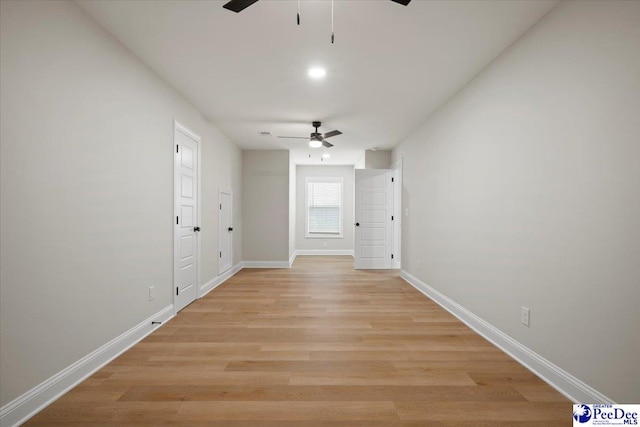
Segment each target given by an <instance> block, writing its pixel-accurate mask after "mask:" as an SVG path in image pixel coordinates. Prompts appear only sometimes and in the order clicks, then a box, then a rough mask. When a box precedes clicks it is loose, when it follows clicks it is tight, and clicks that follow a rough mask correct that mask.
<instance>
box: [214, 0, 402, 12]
mask: <svg viewBox="0 0 640 427" xmlns="http://www.w3.org/2000/svg"><path fill="white" fill-rule="evenodd" d="M257 1H258V0H231V1H230V2H228V3H225V4H224V5H223V6H222V7H224V8H225V9H228V10H231V11H233V12H236V13H237V12H241V11H242V10H244V9H246V8H247V7H249V6H251V5H252V4H254V3H255V2H257ZM391 1H393V2H396V3H400V4H402V5H404V6H406V5H408V4H409V2H410V1H411V0H391Z"/></svg>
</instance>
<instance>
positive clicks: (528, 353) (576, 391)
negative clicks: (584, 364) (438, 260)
mask: <svg viewBox="0 0 640 427" xmlns="http://www.w3.org/2000/svg"><path fill="white" fill-rule="evenodd" d="M400 277H402V278H403V279H404V280H405V281H406V282H407V283H409V284H410V285H411V286H413V287H414V288H416V289H417V290H419V291H420V292H422V293H423V294H425V295H426V296H427V297H429V298H430V299H431V300H433V301H435V302H436V303H437V304H438V305H440V306H441V307H442V308H444V309H445V310H447V311H448V312H449V313H451V314H453V315H454V316H455V317H457V318H458V319H459V320H460V321H462V322H463V323H464V324H466V325H467V326H469V327H470V328H471V329H473V330H474V331H476V332H477V333H478V334H480V335H482V336H483V337H484V338H486V339H487V340H489V341H490V342H491V343H493V344H494V345H495V346H496V347H498V348H499V349H501V350H502V351H504V352H505V353H507V354H508V355H509V356H511V357H513V358H514V359H515V360H516V361H518V362H519V363H520V364H521V365H523V366H524V367H525V368H527V369H529V370H530V371H531V372H533V373H534V374H536V375H537V376H538V377H540V378H541V379H542V380H543V381H545V382H546V383H548V384H549V385H550V386H551V387H553V388H555V389H556V390H558V391H559V392H560V393H562V394H563V395H564V396H566V397H567V398H568V399H570V400H571V401H573V402H577V403H614V402H613V400H612V399H610V398H608V397H607V396H605V395H603V394H602V393H600V392H599V391H597V390H596V389H594V388H593V387H591V386H589V385H588V384H586V383H584V382H583V381H581V380H579V379H578V378H576V377H574V376H573V375H571V374H570V373H568V372H567V371H565V370H564V369H562V368H560V367H559V366H557V365H555V364H553V363H551V362H550V361H548V360H547V359H545V358H544V357H542V356H540V355H539V354H537V353H536V352H534V351H533V350H531V349H529V348H528V347H526V346H525V345H523V344H521V343H520V342H518V341H516V340H514V339H513V338H511V337H510V336H509V335H507V334H505V333H504V332H502V331H501V330H500V329H498V328H496V327H495V326H493V325H491V324H490V323H488V322H486V321H485V320H483V319H481V318H480V317H478V316H476V315H475V314H473V313H472V312H470V311H469V310H467V309H466V308H464V307H463V306H461V305H460V304H458V303H457V302H455V301H453V300H452V299H450V298H449V297H447V296H445V295H444V294H442V293H441V292H439V291H437V290H436V289H434V288H432V287H431V286H429V285H427V284H426V283H424V282H422V281H421V280H420V279H418V278H417V277H415V276H413V275H412V274H410V273H408V272H407V271H405V270H401V272H400Z"/></svg>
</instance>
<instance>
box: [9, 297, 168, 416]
mask: <svg viewBox="0 0 640 427" xmlns="http://www.w3.org/2000/svg"><path fill="white" fill-rule="evenodd" d="M173 316H174V308H173V304H171V305H169V306H167V307H165V308H163V309H162V310H160V311H159V312H157V313H156V314H154V315H153V316H151V317H149V318H147V319H145V320H143V321H142V322H140V323H139V324H137V325H136V326H134V327H133V328H131V329H129V330H128V331H126V332H124V333H123V334H121V335H120V336H118V337H116V338H114V339H112V340H111V341H109V342H108V343H106V344H105V345H103V346H102V347H100V348H98V349H96V350H94V351H92V352H91V353H89V354H87V355H86V356H84V357H83V358H82V359H80V360H78V361H76V362H75V363H73V364H71V365H69V366H68V367H66V368H65V369H63V370H62V371H60V372H58V373H57V374H55V375H54V376H52V377H51V378H49V379H48V380H46V381H44V382H42V383H41V384H39V385H37V386H35V387H34V388H32V389H31V390H29V391H27V392H26V393H24V394H23V395H22V396H19V397H17V398H16V399H14V400H12V401H11V402H9V403H7V404H6V405H4V406H3V407H2V408H0V426H2V427H5V426H6V427H8V426H17V425H20V424H22V423H24V422H25V421H27V420H28V419H29V418H31V417H33V416H34V415H35V414H37V413H38V412H40V411H41V410H42V409H44V408H45V407H46V406H48V405H49V404H51V403H52V402H53V401H54V400H56V399H58V398H59V397H60V396H62V395H63V394H65V393H66V392H68V391H69V390H71V389H72V388H73V387H75V386H76V385H78V384H79V383H81V382H82V381H84V380H85V379H87V378H88V377H89V376H91V375H92V374H93V373H95V372H96V371H97V370H99V369H100V368H102V367H103V366H105V365H106V364H107V363H109V362H111V361H112V360H113V359H115V358H116V357H118V356H119V355H121V354H122V353H124V352H125V351H127V350H128V349H129V348H131V347H133V346H134V345H135V344H137V343H138V342H140V341H141V340H142V339H144V338H145V337H146V336H147V335H149V334H150V333H151V332H153V331H154V330H155V329H157V328H159V327H160V326H162V323H165V322H167V321H168V320H170V319H171V318H173ZM151 322H160V324H159V325H153V324H152V323H151Z"/></svg>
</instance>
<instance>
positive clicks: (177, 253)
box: [173, 122, 200, 312]
mask: <svg viewBox="0 0 640 427" xmlns="http://www.w3.org/2000/svg"><path fill="white" fill-rule="evenodd" d="M173 136H174V142H175V148H174V154H175V165H174V195H175V206H174V212H175V222H174V227H175V232H174V267H173V268H174V295H173V304H174V307H175V311H176V312H178V311H180V310H182V309H183V308H184V307H186V306H187V305H189V304H190V303H191V302H193V301H194V300H195V299H196V298H197V297H198V252H199V244H198V232H199V231H200V227H199V226H198V220H199V212H198V159H199V155H198V148H199V145H200V137H199V136H197V135H195V134H193V133H192V132H191V131H189V130H188V129H187V128H185V127H184V126H182V125H180V124H179V123H177V122H176V123H175V125H174V135H173Z"/></svg>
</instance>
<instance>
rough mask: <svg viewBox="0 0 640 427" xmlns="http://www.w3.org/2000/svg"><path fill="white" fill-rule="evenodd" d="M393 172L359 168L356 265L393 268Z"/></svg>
mask: <svg viewBox="0 0 640 427" xmlns="http://www.w3.org/2000/svg"><path fill="white" fill-rule="evenodd" d="M392 178H393V171H392V170H390V169H356V171H355V182H356V185H355V187H356V188H355V196H356V197H355V215H354V216H355V221H356V223H355V241H354V246H355V247H354V257H355V261H354V267H355V268H357V269H390V268H392V267H393V258H392V257H393V253H392V247H393V221H392V216H393V182H392Z"/></svg>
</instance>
